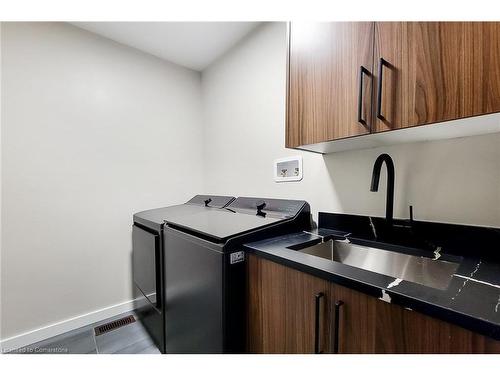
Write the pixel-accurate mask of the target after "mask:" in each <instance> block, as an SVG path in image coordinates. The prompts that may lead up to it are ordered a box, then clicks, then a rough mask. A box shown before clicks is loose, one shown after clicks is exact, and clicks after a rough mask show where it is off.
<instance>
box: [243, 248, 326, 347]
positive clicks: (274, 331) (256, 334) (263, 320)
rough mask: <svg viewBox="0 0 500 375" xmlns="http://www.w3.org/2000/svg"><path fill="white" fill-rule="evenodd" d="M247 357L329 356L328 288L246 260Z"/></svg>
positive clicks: (275, 266) (272, 265)
mask: <svg viewBox="0 0 500 375" xmlns="http://www.w3.org/2000/svg"><path fill="white" fill-rule="evenodd" d="M247 275H248V283H247V285H248V290H247V295H248V312H247V316H248V322H247V328H248V329H247V332H248V335H247V337H248V340H247V348H248V351H249V352H250V353H315V352H318V353H319V352H325V353H326V352H330V350H331V349H330V321H329V317H330V303H329V301H330V296H329V293H330V283H329V282H327V281H325V280H322V279H319V278H316V277H313V276H310V275H308V274H305V273H303V272H297V271H295V270H293V269H291V268H288V267H285V266H282V265H280V264H277V263H274V262H270V261H268V260H265V259H262V258H259V257H256V256H255V255H250V256H249V259H248V272H247Z"/></svg>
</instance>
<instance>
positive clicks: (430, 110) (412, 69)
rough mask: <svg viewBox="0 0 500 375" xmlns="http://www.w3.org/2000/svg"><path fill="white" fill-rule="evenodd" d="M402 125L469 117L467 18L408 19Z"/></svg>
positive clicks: (405, 43)
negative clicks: (466, 96)
mask: <svg viewBox="0 0 500 375" xmlns="http://www.w3.org/2000/svg"><path fill="white" fill-rule="evenodd" d="M404 28H405V31H404V36H405V39H404V40H403V59H405V60H406V62H404V66H403V74H402V80H403V82H402V83H403V85H404V86H403V96H402V100H403V101H404V104H403V108H404V109H403V111H404V115H405V117H404V118H403V120H402V121H403V122H402V127H408V126H414V125H423V124H429V123H434V122H440V121H447V120H452V119H457V118H461V117H465V116H466V115H467V110H466V108H465V102H466V100H465V94H466V86H467V81H466V72H467V70H466V66H465V56H466V54H467V53H471V51H467V50H466V43H465V42H466V30H467V26H466V23H464V22H406V23H404Z"/></svg>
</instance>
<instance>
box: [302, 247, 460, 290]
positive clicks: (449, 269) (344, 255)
mask: <svg viewBox="0 0 500 375" xmlns="http://www.w3.org/2000/svg"><path fill="white" fill-rule="evenodd" d="M298 251H300V252H301V253H305V254H310V255H314V256H318V257H321V258H325V259H328V260H331V261H333V262H339V263H343V264H347V265H349V266H352V267H357V268H362V269H364V270H367V271H371V272H376V273H380V274H383V275H387V276H391V277H395V278H399V279H402V280H406V281H411V282H413V283H417V284H422V285H425V286H428V287H431V288H436V289H441V290H444V289H446V288H447V287H448V284H449V283H450V280H451V277H452V275H453V274H454V273H455V271H456V270H457V268H458V266H459V264H458V263H455V262H449V261H443V260H434V259H431V258H426V257H421V256H415V255H408V254H403V253H398V252H394V251H387V250H382V249H377V248H374V247H368V246H362V245H355V244H352V243H348V242H341V241H336V240H330V241H327V242H323V243H319V244H317V245H314V246H310V247H306V248H304V249H301V250H298Z"/></svg>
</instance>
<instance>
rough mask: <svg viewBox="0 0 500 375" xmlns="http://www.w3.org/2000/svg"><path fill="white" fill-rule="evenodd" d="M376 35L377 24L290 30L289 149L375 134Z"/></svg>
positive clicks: (300, 26) (294, 24)
mask: <svg viewBox="0 0 500 375" xmlns="http://www.w3.org/2000/svg"><path fill="white" fill-rule="evenodd" d="M373 33H374V23H373V22H333V23H301V22H292V23H291V24H290V25H289V50H288V53H289V56H288V59H289V60H288V62H289V64H288V106H287V125H286V146H287V147H297V146H300V145H306V144H313V143H319V142H324V141H330V140H334V139H340V138H346V137H351V136H356V135H362V134H367V133H369V132H370V126H371V113H372V79H373V75H372V65H373V39H374V38H373V35H374V34H373ZM361 72H362V73H361ZM361 83H362V85H361ZM359 100H361V106H359V104H360V102H359Z"/></svg>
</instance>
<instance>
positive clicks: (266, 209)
mask: <svg viewBox="0 0 500 375" xmlns="http://www.w3.org/2000/svg"><path fill="white" fill-rule="evenodd" d="M306 205H307V202H306V201H300V200H290V199H274V198H253V197H239V198H236V199H235V200H234V201H233V202H232V203H231V204H230V205H228V206H227V207H226V208H228V209H231V210H234V211H236V212H244V213H255V214H257V215H259V214H261V215H263V216H264V215H269V216H276V217H293V216H295V215H297V214H298V213H299V212H300V211H301V210H302V209H303V207H304V206H306Z"/></svg>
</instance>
